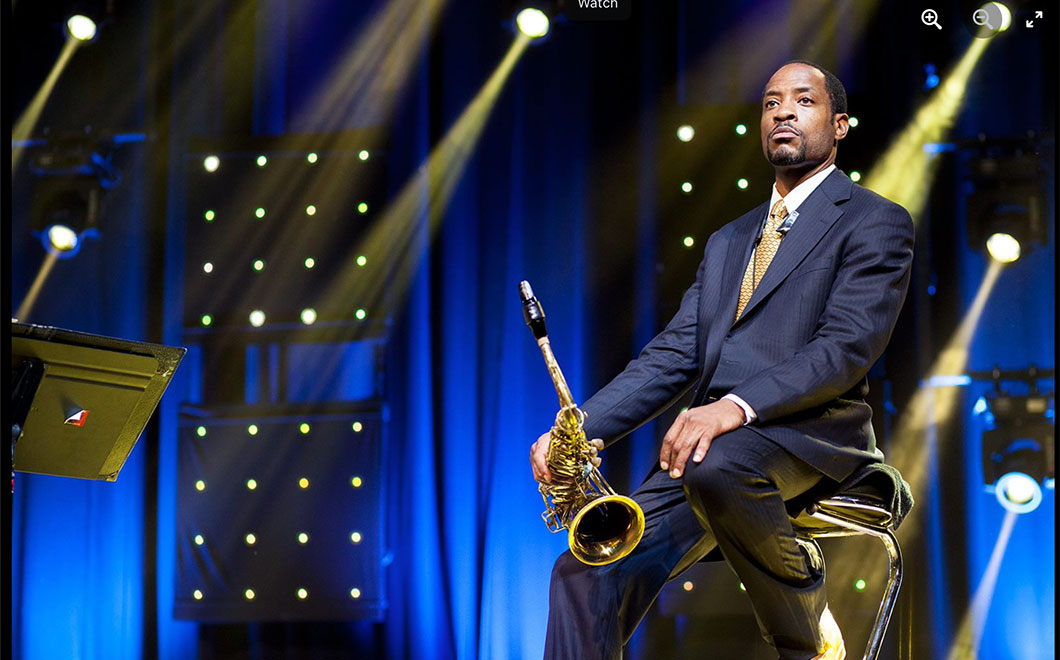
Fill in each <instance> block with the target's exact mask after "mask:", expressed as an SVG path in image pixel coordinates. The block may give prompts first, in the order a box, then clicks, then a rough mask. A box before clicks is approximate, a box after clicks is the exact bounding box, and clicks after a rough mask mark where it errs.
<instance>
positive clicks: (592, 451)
mask: <svg viewBox="0 0 1060 660" xmlns="http://www.w3.org/2000/svg"><path fill="white" fill-rule="evenodd" d="M551 442H552V434H551V433H545V434H543V435H542V436H541V437H539V438H538V439H537V442H535V443H534V444H533V445H532V446H531V447H530V467H531V468H533V470H534V479H535V480H537V481H539V482H541V483H543V484H550V483H552V472H551V471H550V470H549V469H548V446H549V443H551ZM589 444H590V445H592V446H591V447H590V448H589V460H590V461H591V462H592V464H593V465H594V466H595V467H600V457H599V456H598V455H597V454H598V453H599V452H600V451H602V450H603V448H604V441H603V440H601V439H599V438H594V439H592V440H590V441H589Z"/></svg>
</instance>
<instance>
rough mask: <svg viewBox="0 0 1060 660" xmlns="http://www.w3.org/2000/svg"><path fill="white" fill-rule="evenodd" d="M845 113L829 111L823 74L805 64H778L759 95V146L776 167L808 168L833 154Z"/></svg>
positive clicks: (843, 127)
mask: <svg viewBox="0 0 1060 660" xmlns="http://www.w3.org/2000/svg"><path fill="white" fill-rule="evenodd" d="M847 127H848V125H847V116H846V115H844V114H840V115H833V114H832V102H831V99H829V98H828V90H827V88H826V86H825V77H824V74H823V73H821V72H820V71H818V70H817V69H815V68H814V67H812V66H808V65H806V64H788V65H786V66H783V67H781V68H780V69H779V70H778V71H777V72H776V73H774V74H773V77H772V78H770V79H769V82H768V83H767V84H766V89H765V94H764V95H763V96H762V150H763V152H765V156H766V160H768V161H769V162H770V164H772V165H773V166H774V167H777V168H789V167H795V168H799V169H803V168H811V167H815V166H817V165H819V164H820V163H823V162H825V161H826V160H828V159H829V158H834V155H833V153H834V149H835V144H836V141H837V140H842V139H843V138H844V137H846V133H847Z"/></svg>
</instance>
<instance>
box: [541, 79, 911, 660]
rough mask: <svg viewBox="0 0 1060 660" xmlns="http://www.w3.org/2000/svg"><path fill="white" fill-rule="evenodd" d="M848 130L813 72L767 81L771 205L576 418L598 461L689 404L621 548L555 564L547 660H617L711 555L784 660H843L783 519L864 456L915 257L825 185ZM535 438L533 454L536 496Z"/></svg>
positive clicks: (891, 229) (861, 206)
mask: <svg viewBox="0 0 1060 660" xmlns="http://www.w3.org/2000/svg"><path fill="white" fill-rule="evenodd" d="M848 127H849V125H848V117H847V114H846V92H845V91H844V89H843V85H842V83H840V82H839V80H838V79H837V78H836V77H835V76H833V75H832V74H831V73H829V72H827V71H825V70H824V69H822V68H820V67H818V66H817V65H814V64H812V63H809V62H802V61H796V62H790V63H788V64H786V65H784V66H783V67H781V68H780V69H779V70H777V72H776V73H774V74H773V76H772V77H771V78H770V80H769V82H768V83H767V85H766V87H765V90H764V93H763V100H762V118H761V135H762V148H763V151H764V152H765V156H766V158H767V159H768V160H769V162H770V163H771V164H772V165H773V166H774V169H775V171H776V181H775V185H774V187H773V191H772V198H771V200H770V201H769V202H768V203H766V204H763V205H761V206H759V207H757V208H755V209H754V210H752V211H751V212H749V213H747V214H746V215H744V216H742V217H740V218H738V219H737V220H735V221H734V222H731V223H729V224H727V225H725V226H724V227H722V228H721V229H720V230H718V231H717V232H716V233H714V234H713V235H712V236H711V237H710V239H709V240H708V242H707V245H706V248H705V254H704V257H703V261H702V263H701V264H700V266H699V271H698V273H697V274H696V279H695V282H694V283H693V284H692V286H691V287H690V288H689V289H688V291H687V292H686V293H685V295H684V298H683V299H682V301H681V307H680V309H679V310H678V312H677V314H676V315H675V316H674V318H673V319H672V320H671V321H670V323H669V324H668V325H667V326H666V328H665V329H664V330H663V331H662V332H661V333H660V334H659V335H657V336H656V337H655V338H654V339H653V340H652V341H651V342H650V343H649V344H648V345H647V346H646V347H645V348H644V350H643V352H641V354H640V356H639V357H637V358H636V359H635V360H633V361H632V362H630V363H629V365H627V366H626V368H625V369H624V370H623V371H622V373H621V374H619V375H618V376H617V377H616V378H615V379H614V380H613V381H611V382H610V383H609V384H608V385H607V386H605V387H604V388H603V389H602V390H600V392H598V393H597V394H596V395H595V396H593V397H592V398H591V399H589V400H588V401H587V402H585V404H584V405H583V406H582V409H583V410H584V411H585V412H586V413H587V418H586V422H585V432H586V434H587V437H589V438H597V439H602V440H594V441H593V442H594V445H595V446H596V447H597V448H603V446H604V445H605V443H611V442H614V441H615V440H617V439H619V438H621V437H623V436H624V435H626V434H628V433H629V432H630V431H632V430H633V429H635V428H637V427H638V426H640V425H641V424H644V423H645V422H647V421H648V420H650V419H652V418H654V417H655V416H656V415H658V414H659V413H660V412H662V411H663V410H665V409H666V408H667V407H668V406H669V405H671V404H672V403H673V402H674V401H675V400H676V399H678V398H679V397H681V396H682V395H683V394H685V393H686V392H687V391H688V390H689V389H690V388H692V387H694V388H695V389H694V393H693V397H692V403H691V405H690V406H689V408H688V409H687V410H686V411H684V412H682V413H681V414H680V415H679V416H678V417H677V420H676V421H675V422H674V424H673V426H672V427H671V428H670V429H669V431H668V432H667V433H666V435H665V437H664V439H663V443H662V449H661V451H660V455H659V464H658V466H657V467H656V469H655V471H654V472H653V474H651V475H650V476H649V477H648V478H647V479H646V480H645V482H644V483H643V484H642V485H641V487H640V488H639V489H637V491H636V492H635V493H633V495H632V497H633V499H634V500H636V501H637V502H638V504H640V506H641V508H642V509H643V510H644V514H645V522H646V526H645V532H644V536H643V538H642V540H641V542H640V544H639V545H638V546H637V548H636V549H635V550H634V551H633V552H632V553H631V554H630V555H629V556H627V557H625V558H623V559H621V560H619V561H617V562H615V563H612V564H609V565H606V566H587V565H584V564H582V563H581V562H579V561H578V560H576V559H574V558H573V557H572V556H571V554H570V553H569V552H566V553H564V554H563V555H562V556H561V557H560V558H559V560H558V561H557V562H556V566H555V569H554V570H553V573H552V584H551V589H550V610H549V624H548V633H547V640H546V650H545V655H546V657H547V658H556V659H562V660H574V659H578V660H589V659H592V658H620V657H621V655H622V647H623V645H624V644H625V643H626V642H627V641H628V640H629V638H630V636H631V635H632V634H633V631H634V629H635V628H636V626H637V624H638V623H639V622H640V620H641V618H642V617H643V616H644V614H645V613H646V612H647V610H648V608H649V607H650V606H651V604H652V602H654V600H655V598H656V596H657V595H658V593H659V591H660V590H661V589H662V587H663V585H664V584H665V583H666V582H667V580H669V579H672V578H674V577H676V576H677V575H678V574H679V573H681V572H682V571H684V570H685V569H686V568H688V567H689V566H691V565H692V564H693V563H694V562H696V561H698V560H700V559H702V558H703V557H705V556H706V555H707V554H708V553H710V552H711V551H713V550H715V549H718V550H720V552H721V554H722V555H723V557H724V559H725V560H726V561H727V562H728V563H729V565H730V566H731V567H732V569H733V570H734V571H735V572H736V574H737V576H738V577H739V578H740V580H741V581H742V582H743V584H744V586H745V587H746V589H747V594H748V596H749V597H750V599H751V603H752V605H753V606H754V611H755V615H756V617H757V619H758V623H759V627H760V628H761V631H762V634H763V636H764V637H765V639H766V640H767V641H768V642H770V643H771V644H772V645H773V646H774V648H776V649H777V651H778V653H779V655H780V657H781V658H782V660H811V659H824V660H838V659H841V658H843V657H844V656H845V650H844V649H843V641H842V635H841V633H840V631H839V628H838V626H837V625H836V623H835V620H834V618H833V617H832V615H831V613H830V612H829V611H828V608H827V600H826V596H825V590H824V579H823V576H822V575H821V574H819V573H817V572H816V571H815V570H814V569H813V568H812V567H811V566H810V564H809V563H808V562H807V560H806V557H805V555H804V554H803V553H802V551H801V550H800V549H799V546H798V544H797V543H796V540H795V536H794V533H793V532H792V528H791V524H790V522H789V518H788V512H787V509H786V504H785V503H786V502H790V501H791V500H793V499H795V498H798V497H799V496H800V495H803V494H805V493H806V492H807V491H810V490H811V489H813V490H814V491H815V492H817V490H818V489H821V488H827V487H828V486H829V485H835V484H838V482H841V481H843V480H844V479H845V478H846V477H848V476H849V475H850V474H852V473H853V472H854V471H855V470H856V469H858V468H859V467H861V466H862V465H864V464H866V463H868V462H873V461H878V460H880V459H881V458H882V455H881V454H880V452H879V451H878V450H877V449H876V446H875V438H874V436H873V431H872V426H871V423H870V418H871V414H872V411H871V409H870V408H869V406H868V404H866V403H865V395H866V393H867V390H868V386H867V381H866V374H867V373H868V371H869V368H870V367H871V366H872V365H873V363H874V362H875V361H876V360H877V359H878V358H879V356H880V355H881V354H882V352H883V350H884V347H885V346H886V345H887V342H888V340H889V338H890V335H891V331H892V330H893V328H894V324H895V320H896V319H897V317H898V312H899V310H900V309H901V306H902V303H903V301H904V299H905V293H906V289H907V288H908V283H909V272H910V262H911V260H912V256H913V225H912V221H911V219H910V217H909V214H908V213H907V212H906V211H905V210H904V209H903V208H901V207H900V206H898V205H896V204H894V203H892V202H890V201H888V200H886V199H884V198H882V197H880V196H878V195H876V194H874V193H872V192H870V191H868V190H865V189H864V188H861V187H860V186H857V185H855V184H854V183H852V182H851V181H850V179H849V178H847V176H846V175H844V174H843V173H842V172H840V171H839V170H837V169H835V165H834V162H835V157H836V149H837V146H838V144H839V141H840V140H842V139H843V138H844V137H845V136H846V134H847V130H848ZM548 437H549V436H548V435H547V434H546V435H543V436H541V438H539V439H538V440H537V442H536V443H535V444H534V446H533V449H532V452H531V464H532V466H533V470H534V476H535V478H536V479H538V480H539V481H543V482H548V481H549V480H550V479H551V474H550V473H549V470H548V466H547V464H546V461H545V451H546V449H547V445H548ZM689 459H691V460H689ZM594 460H598V459H595V458H594Z"/></svg>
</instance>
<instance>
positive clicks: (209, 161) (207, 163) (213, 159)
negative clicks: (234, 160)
mask: <svg viewBox="0 0 1060 660" xmlns="http://www.w3.org/2000/svg"><path fill="white" fill-rule="evenodd" d="M220 166H221V159H220V158H218V157H217V156H214V155H210V156H207V157H206V158H203V159H202V168H203V169H204V170H206V171H207V172H211V173H213V172H216V171H217V168H218V167H220Z"/></svg>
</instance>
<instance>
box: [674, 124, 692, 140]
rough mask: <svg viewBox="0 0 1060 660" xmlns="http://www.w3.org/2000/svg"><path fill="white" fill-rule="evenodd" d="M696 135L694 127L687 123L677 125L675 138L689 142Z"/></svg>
mask: <svg viewBox="0 0 1060 660" xmlns="http://www.w3.org/2000/svg"><path fill="white" fill-rule="evenodd" d="M695 136H696V129H694V128H692V127H691V126H690V125H689V124H681V125H680V126H678V127H677V139H678V140H680V141H682V142H691V141H692V138H694V137H695Z"/></svg>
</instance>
